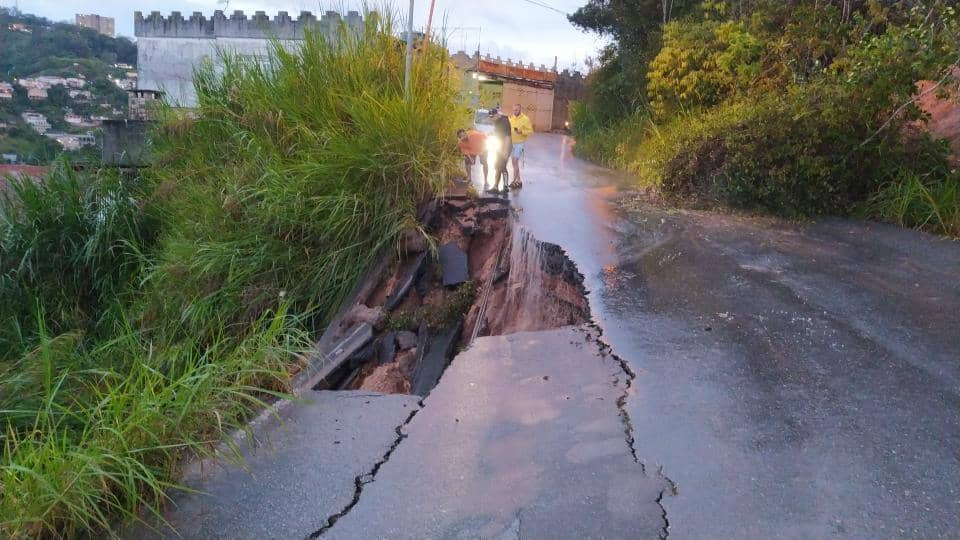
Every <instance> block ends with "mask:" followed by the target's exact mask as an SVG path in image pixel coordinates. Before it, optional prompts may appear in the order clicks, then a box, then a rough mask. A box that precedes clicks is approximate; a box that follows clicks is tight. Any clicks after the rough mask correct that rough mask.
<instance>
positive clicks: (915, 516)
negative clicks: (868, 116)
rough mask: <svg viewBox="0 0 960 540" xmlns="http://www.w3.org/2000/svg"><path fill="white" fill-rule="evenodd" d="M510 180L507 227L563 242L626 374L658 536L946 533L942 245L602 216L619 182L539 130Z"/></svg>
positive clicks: (854, 226)
mask: <svg viewBox="0 0 960 540" xmlns="http://www.w3.org/2000/svg"><path fill="white" fill-rule="evenodd" d="M522 175H523V176H524V177H525V178H524V182H525V183H524V188H523V190H522V191H520V192H519V193H514V194H513V195H511V199H512V201H513V204H514V205H515V207H517V208H518V209H519V210H520V214H519V215H520V220H521V222H522V223H523V224H524V225H526V226H527V227H529V228H530V229H531V231H532V232H533V234H534V235H535V236H536V237H538V238H539V239H541V240H544V241H548V242H553V243H556V244H559V245H561V246H563V247H564V249H566V251H567V252H568V254H569V256H570V257H571V259H572V260H573V261H574V262H575V263H576V264H577V265H578V267H579V269H580V271H581V272H582V273H583V274H584V275H585V277H586V286H587V288H588V290H590V291H591V294H590V304H591V310H592V312H593V315H594V318H595V319H596V322H597V323H598V324H599V326H600V327H601V328H602V329H603V331H604V339H605V341H606V342H607V343H609V344H610V345H611V346H612V347H613V350H614V352H615V353H617V354H618V355H619V356H620V357H622V358H623V359H624V361H625V362H627V363H628V364H629V366H630V367H631V368H632V370H633V371H634V372H635V373H636V379H635V380H634V381H633V387H632V389H631V390H632V391H631V395H630V396H629V397H628V398H627V401H626V410H627V411H628V412H629V416H630V418H631V420H632V427H633V438H634V441H635V442H634V446H635V448H636V452H637V456H638V459H639V460H640V461H641V462H642V463H644V464H645V466H646V468H647V470H648V471H652V470H655V471H660V472H661V473H662V474H663V475H665V476H666V477H669V479H671V480H672V481H674V482H675V484H676V486H677V490H678V491H677V494H676V495H674V496H669V495H668V496H666V497H665V498H664V500H663V501H662V504H663V505H664V507H665V508H666V511H667V516H668V518H669V524H670V527H669V532H670V536H671V537H676V538H731V537H737V538H771V537H777V538H822V537H826V536H840V537H860V538H877V537H917V538H934V537H956V536H957V535H958V534H960V454H958V451H957V449H958V448H960V394H958V388H960V279H958V278H960V243H956V242H948V241H944V240H941V239H938V238H935V237H932V236H929V235H925V234H921V233H917V232H914V231H908V230H903V229H900V228H897V227H893V226H887V225H881V224H871V223H858V222H851V221H844V220H837V219H833V220H822V221H818V222H815V223H809V224H796V223H788V222H783V221H779V220H774V219H766V218H756V217H748V216H737V215H729V214H721V213H712V212H699V211H678V210H667V209H663V208H659V207H654V206H650V205H647V204H643V203H632V204H620V203H618V201H622V191H621V188H622V187H624V186H627V185H628V184H629V179H628V178H626V177H624V176H622V175H619V174H617V173H614V172H611V171H609V170H606V169H603V168H600V167H597V166H594V165H591V164H589V163H585V162H583V161H580V160H577V159H575V158H573V157H571V154H570V151H569V141H568V140H567V139H565V138H563V137H560V136H554V135H537V136H536V137H534V138H533V139H531V141H530V142H528V144H527V156H526V159H525V168H524V169H523V171H522ZM624 206H626V209H625V208H624Z"/></svg>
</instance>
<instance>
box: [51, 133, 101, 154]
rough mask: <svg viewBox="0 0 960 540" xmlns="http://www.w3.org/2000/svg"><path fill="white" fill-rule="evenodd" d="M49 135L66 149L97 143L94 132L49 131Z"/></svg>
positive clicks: (77, 148) (76, 148)
mask: <svg viewBox="0 0 960 540" xmlns="http://www.w3.org/2000/svg"><path fill="white" fill-rule="evenodd" d="M46 135H47V137H50V138H51V139H53V140H55V141H57V142H58V143H60V146H62V147H63V149H64V150H79V149H81V148H83V147H84V146H93V145H94V144H96V143H97V138H96V137H95V136H94V135H93V133H90V132H87V133H84V134H76V133H47V134H46Z"/></svg>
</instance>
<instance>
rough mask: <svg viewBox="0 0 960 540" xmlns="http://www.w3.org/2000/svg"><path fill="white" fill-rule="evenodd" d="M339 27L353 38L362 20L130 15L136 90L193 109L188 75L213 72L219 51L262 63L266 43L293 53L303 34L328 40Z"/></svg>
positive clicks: (333, 14)
mask: <svg viewBox="0 0 960 540" xmlns="http://www.w3.org/2000/svg"><path fill="white" fill-rule="evenodd" d="M341 22H342V23H344V24H346V26H347V28H349V29H350V30H351V31H354V32H359V31H360V30H361V29H362V27H363V18H362V17H361V16H360V14H359V13H357V12H355V11H351V12H349V13H348V14H347V17H346V18H341V17H340V14H339V13H336V12H332V11H328V12H327V13H326V14H324V15H323V16H321V17H320V18H317V17H316V16H314V15H313V14H312V13H310V12H308V11H304V12H301V13H300V17H299V18H297V19H292V18H291V17H290V16H289V15H288V14H287V12H285V11H281V12H279V13H278V14H277V15H276V16H275V17H274V18H273V19H270V18H269V17H267V16H266V14H265V13H264V12H262V11H258V12H256V14H255V15H254V16H253V17H251V18H249V19H248V18H247V16H246V15H244V14H243V12H242V11H235V12H233V14H232V15H231V16H230V17H227V16H226V15H224V13H223V12H222V11H216V12H215V13H214V15H213V17H210V18H206V17H204V16H203V15H202V14H201V13H199V12H196V13H194V14H193V15H192V16H191V17H190V18H189V19H184V18H183V16H181V15H180V13H179V12H177V11H174V12H173V13H171V14H170V16H169V17H163V16H161V15H160V13H159V12H157V11H154V12H152V13H151V14H150V15H148V16H147V17H144V16H143V14H141V13H140V12H139V11H138V12H136V13H134V34H135V35H136V36H137V81H138V82H137V88H138V89H143V90H159V91H162V92H164V93H165V97H166V99H167V101H168V102H169V103H171V104H173V105H176V106H180V107H195V106H196V104H197V96H196V93H195V92H194V88H193V72H194V69H195V68H197V67H199V66H200V65H202V64H203V63H204V62H212V63H213V64H214V65H215V66H216V65H217V63H218V62H219V58H220V51H222V52H224V53H229V54H239V55H241V56H243V57H246V58H250V59H256V60H262V59H265V58H266V57H267V54H268V51H269V49H270V43H271V41H270V40H271V39H277V40H279V41H280V43H281V44H282V45H283V46H284V47H286V48H292V47H296V46H297V43H298V42H299V41H300V40H302V39H303V37H304V33H305V32H306V31H307V30H308V29H312V30H315V31H320V32H322V33H323V34H324V35H325V36H327V37H328V38H334V37H335V36H336V32H337V30H338V28H339V27H340V24H341Z"/></svg>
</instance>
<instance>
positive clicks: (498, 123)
mask: <svg viewBox="0 0 960 540" xmlns="http://www.w3.org/2000/svg"><path fill="white" fill-rule="evenodd" d="M490 117H491V118H493V138H494V139H495V144H494V145H493V147H491V148H490V150H488V151H489V152H490V153H491V154H492V156H493V176H494V178H493V187H492V188H490V189H489V190H487V191H491V192H494V193H503V192H506V191H507V183H508V182H509V180H510V178H509V175H508V173H507V160H508V159H509V158H510V155H511V154H512V153H513V142H512V138H511V128H510V119H509V118H507V117H506V115H503V114H500V111H499V109H491V110H490ZM501 178H502V179H503V189H500V179H501Z"/></svg>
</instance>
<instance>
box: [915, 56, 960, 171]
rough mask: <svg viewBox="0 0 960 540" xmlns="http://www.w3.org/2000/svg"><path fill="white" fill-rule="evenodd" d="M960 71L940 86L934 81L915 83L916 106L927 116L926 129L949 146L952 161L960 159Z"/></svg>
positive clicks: (957, 70) (956, 71) (956, 70)
mask: <svg viewBox="0 0 960 540" xmlns="http://www.w3.org/2000/svg"><path fill="white" fill-rule="evenodd" d="M958 81H960V69H955V70H954V72H953V77H952V78H951V79H949V80H947V81H945V82H944V83H943V84H941V85H940V86H937V83H936V82H934V81H920V82H918V83H917V106H918V107H920V110H921V111H923V113H924V114H926V115H927V122H926V128H927V129H928V130H929V131H930V133H931V134H932V135H933V136H934V137H936V138H938V139H944V140H946V141H947V142H948V143H949V144H950V150H951V152H952V154H953V157H954V159H960V89H958Z"/></svg>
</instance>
